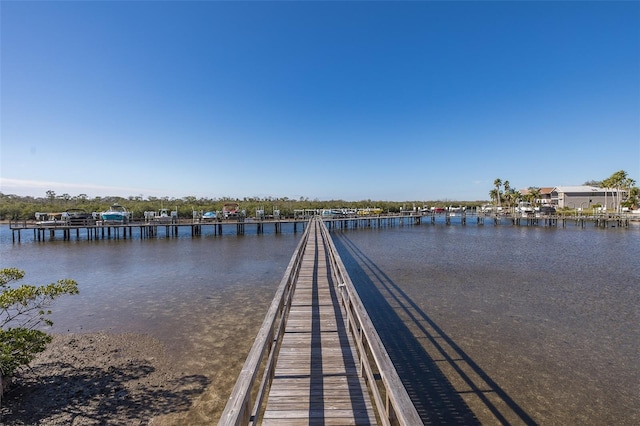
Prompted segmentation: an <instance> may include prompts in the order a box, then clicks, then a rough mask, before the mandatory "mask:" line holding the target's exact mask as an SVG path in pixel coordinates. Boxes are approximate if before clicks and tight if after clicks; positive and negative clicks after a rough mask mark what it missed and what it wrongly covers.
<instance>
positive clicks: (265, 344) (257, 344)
mask: <svg viewBox="0 0 640 426" xmlns="http://www.w3.org/2000/svg"><path fill="white" fill-rule="evenodd" d="M310 229H311V226H310V222H309V224H308V225H307V228H306V229H305V231H304V233H303V234H302V238H301V239H300V243H298V246H297V247H296V250H295V252H294V254H293V256H292V257H291V261H290V262H289V266H287V269H286V271H285V274H284V277H283V278H282V281H280V285H279V286H278V289H277V290H276V294H275V296H274V298H273V301H272V302H271V306H270V307H269V311H268V312H267V315H266V316H265V319H264V321H263V323H262V327H260V330H259V331H258V335H257V336H256V339H255V341H254V343H253V346H252V347H251V350H250V351H249V355H248V356H247V359H246V360H245V363H244V366H243V367H242V370H241V371H240V375H239V376H238V380H237V381H236V384H235V386H234V388H233V391H232V392H231V396H230V397H229V400H228V401H227V405H226V406H225V409H224V411H223V412H222V416H221V417H220V421H219V422H218V424H219V425H248V424H257V423H258V420H259V415H260V408H261V406H262V403H263V401H264V397H265V396H266V395H265V391H266V390H267V389H268V387H269V384H270V383H271V380H272V378H273V372H274V368H275V361H276V355H277V347H278V344H279V342H280V340H281V338H282V335H283V334H284V330H285V326H286V322H287V315H288V313H289V308H290V306H291V298H292V296H293V292H294V290H295V288H294V286H295V282H296V279H297V277H298V272H299V270H300V264H301V261H302V256H303V254H304V247H305V245H306V243H307V239H308V238H309V230H310ZM261 368H262V369H263V373H262V379H261V381H260V383H259V384H258V383H257V382H256V379H257V377H258V372H259V370H260V369H261Z"/></svg>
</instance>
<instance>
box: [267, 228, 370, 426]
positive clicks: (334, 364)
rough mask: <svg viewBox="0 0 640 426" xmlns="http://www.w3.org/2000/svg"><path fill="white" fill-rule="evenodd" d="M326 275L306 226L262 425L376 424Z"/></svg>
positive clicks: (316, 238) (322, 254)
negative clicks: (294, 285) (293, 291)
mask: <svg viewBox="0 0 640 426" xmlns="http://www.w3.org/2000/svg"><path fill="white" fill-rule="evenodd" d="M311 226H312V227H314V228H316V227H318V226H319V224H318V223H317V222H316V223H313V222H312V225H311ZM331 275H332V274H331V270H330V269H329V264H328V260H327V255H326V251H325V242H324V241H323V239H322V235H321V233H320V232H319V231H318V230H317V229H311V232H310V235H309V239H308V241H307V246H306V248H305V252H304V256H303V259H302V263H301V269H300V272H299V276H298V280H297V283H296V290H295V293H294V296H293V300H292V303H291V308H290V311H289V316H288V319H287V326H286V329H285V334H284V338H283V340H282V343H281V346H280V349H279V352H278V359H277V363H276V368H275V372H274V377H273V381H272V383H271V389H270V391H269V396H268V398H267V406H266V411H265V413H264V416H263V420H262V424H264V425H292V424H300V425H302V424H305V425H306V424H324V425H331V424H335V425H350V424H358V425H367V424H376V417H375V414H374V410H373V406H372V403H371V399H370V398H369V394H368V392H367V387H366V384H365V382H364V380H363V378H362V377H360V375H359V374H358V361H357V359H356V350H355V347H354V343H353V340H352V338H351V337H350V334H349V333H348V330H347V325H346V324H345V322H344V320H343V318H344V315H343V312H342V308H341V304H340V303H339V296H338V295H337V293H336V291H337V289H336V285H335V283H334V282H333V280H332V277H331Z"/></svg>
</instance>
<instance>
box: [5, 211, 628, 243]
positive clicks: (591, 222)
mask: <svg viewBox="0 0 640 426" xmlns="http://www.w3.org/2000/svg"><path fill="white" fill-rule="evenodd" d="M321 218H322V220H323V222H325V224H326V225H327V227H328V228H329V229H357V228H383V227H391V226H409V225H421V224H423V223H426V224H432V225H435V224H445V225H462V226H465V225H467V224H468V223H474V222H475V223H476V224H477V225H478V226H481V225H494V226H498V225H512V226H544V227H566V226H567V225H574V226H578V227H583V228H584V227H586V226H595V227H599V228H610V227H618V228H628V227H629V224H630V222H631V221H632V215H628V214H600V215H590V216H586V215H570V216H567V215H536V214H528V215H514V214H489V213H475V212H465V211H462V212H444V213H440V212H438V213H433V212H404V213H390V214H377V215H363V216H359V215H353V216H340V215H332V216H322V217H321ZM308 220H309V217H298V218H288V219H287V218H284V219H265V220H257V219H252V218H242V217H239V218H233V219H227V220H220V221H211V222H202V221H194V220H191V219H188V220H177V221H175V223H152V222H148V221H140V222H136V221H131V222H128V223H108V222H102V221H97V222H92V223H85V224H68V223H66V222H60V223H47V224H37V223H36V222H34V221H15V220H14V221H10V222H9V228H10V229H11V232H12V241H13V242H14V243H16V242H21V241H22V238H23V233H33V240H34V241H42V242H44V241H54V240H59V239H62V240H64V241H69V240H72V239H76V240H80V239H87V240H100V239H130V238H133V237H134V231H135V235H136V237H138V238H141V239H148V238H156V237H160V236H164V237H177V236H178V235H180V234H181V232H180V231H181V230H182V231H183V232H182V233H184V229H188V230H189V233H190V234H191V236H192V237H199V236H202V235H203V234H204V231H205V230H207V229H208V230H210V232H209V233H213V235H223V234H229V233H232V234H236V235H244V234H245V232H246V229H247V228H253V229H255V233H257V234H262V233H264V231H265V229H266V228H269V227H272V229H273V231H274V232H275V233H276V234H278V233H280V232H282V226H283V225H285V224H286V225H288V224H291V225H293V229H294V232H298V230H300V231H302V230H304V227H305V226H306V224H307V222H308ZM225 230H226V232H225Z"/></svg>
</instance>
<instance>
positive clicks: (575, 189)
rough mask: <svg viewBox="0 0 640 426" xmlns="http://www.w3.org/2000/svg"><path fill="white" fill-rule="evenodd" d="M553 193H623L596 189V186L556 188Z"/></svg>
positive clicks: (616, 190)
mask: <svg viewBox="0 0 640 426" xmlns="http://www.w3.org/2000/svg"><path fill="white" fill-rule="evenodd" d="M553 192H562V193H567V192H573V193H575V192H577V193H583V194H584V193H594V192H623V191H622V190H618V189H615V188H598V187H597V186H585V185H582V186H556V187H555V188H553Z"/></svg>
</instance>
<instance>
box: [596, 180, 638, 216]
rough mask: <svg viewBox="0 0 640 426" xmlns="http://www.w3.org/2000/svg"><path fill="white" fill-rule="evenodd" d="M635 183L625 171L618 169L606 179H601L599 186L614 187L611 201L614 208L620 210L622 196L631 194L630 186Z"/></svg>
mask: <svg viewBox="0 0 640 426" xmlns="http://www.w3.org/2000/svg"><path fill="white" fill-rule="evenodd" d="M635 184H636V181H635V180H633V179H631V178H630V177H629V176H628V174H627V172H625V171H624V170H618V171H617V172H615V173H614V174H612V175H611V176H609V177H608V178H607V179H605V180H603V181H602V183H601V184H600V187H601V188H610V189H615V190H616V191H615V192H613V202H614V204H615V207H616V210H618V211H619V210H620V207H621V206H622V203H623V201H624V198H628V197H629V196H630V195H631V194H630V193H631V188H633V186H634V185H635Z"/></svg>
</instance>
